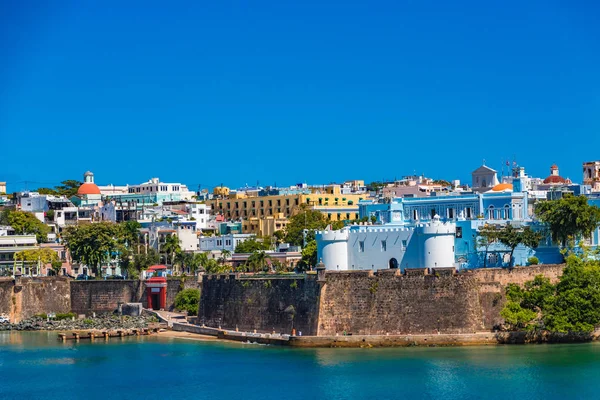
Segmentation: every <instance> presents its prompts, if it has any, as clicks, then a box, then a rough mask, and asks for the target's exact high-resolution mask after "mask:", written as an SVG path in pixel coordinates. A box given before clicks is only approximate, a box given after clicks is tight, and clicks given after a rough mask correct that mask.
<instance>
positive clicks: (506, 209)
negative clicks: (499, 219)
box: [504, 204, 510, 219]
mask: <svg viewBox="0 0 600 400" xmlns="http://www.w3.org/2000/svg"><path fill="white" fill-rule="evenodd" d="M504 219H510V206H509V205H508V204H507V205H505V206H504Z"/></svg>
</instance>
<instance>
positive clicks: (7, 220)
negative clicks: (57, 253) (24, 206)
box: [0, 210, 50, 242]
mask: <svg viewBox="0 0 600 400" xmlns="http://www.w3.org/2000/svg"><path fill="white" fill-rule="evenodd" d="M0 223H1V224H3V225H10V226H12V228H13V229H14V230H15V233H16V234H17V235H35V236H36V239H37V241H38V242H46V241H47V240H48V233H50V228H49V227H48V226H47V225H46V224H44V223H43V222H42V221H40V220H39V219H37V218H36V216H35V215H34V214H32V213H30V212H26V211H11V210H5V211H3V212H2V214H1V215H0Z"/></svg>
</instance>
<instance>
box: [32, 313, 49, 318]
mask: <svg viewBox="0 0 600 400" xmlns="http://www.w3.org/2000/svg"><path fill="white" fill-rule="evenodd" d="M33 317H34V318H41V319H47V318H48V314H46V313H41V314H35V315H34V316H33Z"/></svg>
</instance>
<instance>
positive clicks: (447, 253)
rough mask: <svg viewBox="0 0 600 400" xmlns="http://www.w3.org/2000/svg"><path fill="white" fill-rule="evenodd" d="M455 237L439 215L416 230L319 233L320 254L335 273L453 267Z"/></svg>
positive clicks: (379, 227)
mask: <svg viewBox="0 0 600 400" xmlns="http://www.w3.org/2000/svg"><path fill="white" fill-rule="evenodd" d="M455 235H456V224H455V223H453V222H441V221H440V218H439V216H437V215H436V216H435V217H434V218H433V219H432V221H431V222H430V223H423V224H417V225H416V226H412V227H404V226H386V225H352V226H347V227H345V228H342V229H340V230H337V231H332V230H325V231H319V232H317V234H316V239H317V254H318V257H319V259H320V260H321V261H322V263H323V264H325V268H326V269H327V270H334V271H335V270H339V271H345V270H361V269H366V270H372V269H389V268H399V269H402V270H404V269H406V268H441V267H453V266H454V259H455V254H454V251H455V250H454V243H455Z"/></svg>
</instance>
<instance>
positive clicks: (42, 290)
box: [0, 277, 71, 322]
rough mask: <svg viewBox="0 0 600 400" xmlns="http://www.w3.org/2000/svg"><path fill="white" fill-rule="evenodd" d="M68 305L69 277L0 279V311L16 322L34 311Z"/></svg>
mask: <svg viewBox="0 0 600 400" xmlns="http://www.w3.org/2000/svg"><path fill="white" fill-rule="evenodd" d="M70 309H71V296H70V293H69V280H68V279H67V278H61V277H40V278H21V279H18V280H16V281H15V280H13V279H12V278H9V279H2V280H0V314H3V315H7V316H8V317H9V318H10V320H11V321H14V322H19V321H21V320H22V319H25V318H29V317H32V316H34V315H35V314H41V313H50V312H55V313H65V312H69V310H70Z"/></svg>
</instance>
